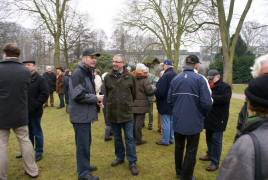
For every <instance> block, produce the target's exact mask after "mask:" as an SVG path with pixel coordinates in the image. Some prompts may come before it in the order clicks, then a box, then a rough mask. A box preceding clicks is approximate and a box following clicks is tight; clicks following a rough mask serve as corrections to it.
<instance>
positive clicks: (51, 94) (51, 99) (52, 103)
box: [45, 92, 54, 106]
mask: <svg viewBox="0 0 268 180" xmlns="http://www.w3.org/2000/svg"><path fill="white" fill-rule="evenodd" d="M49 99H50V106H54V97H53V92H52V93H50V94H49ZM45 105H46V106H48V99H47V101H46V102H45Z"/></svg>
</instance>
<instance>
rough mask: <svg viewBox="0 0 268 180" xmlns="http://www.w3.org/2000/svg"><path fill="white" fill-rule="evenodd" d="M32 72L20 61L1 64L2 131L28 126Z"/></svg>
mask: <svg viewBox="0 0 268 180" xmlns="http://www.w3.org/2000/svg"><path fill="white" fill-rule="evenodd" d="M30 81H31V74H30V71H29V70H28V69H27V68H26V67H24V65H23V64H22V63H19V62H18V60H8V59H5V60H3V61H1V62H0V129H10V128H18V127H21V126H25V125H28V122H29V120H28V89H29V85H30Z"/></svg>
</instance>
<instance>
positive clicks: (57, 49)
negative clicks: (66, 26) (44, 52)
mask: <svg viewBox="0 0 268 180" xmlns="http://www.w3.org/2000/svg"><path fill="white" fill-rule="evenodd" d="M54 40H55V47H54V66H55V67H56V68H57V67H59V65H60V36H56V37H55V38H54Z"/></svg>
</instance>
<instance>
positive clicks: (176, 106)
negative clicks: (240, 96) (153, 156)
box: [168, 55, 212, 180]
mask: <svg viewBox="0 0 268 180" xmlns="http://www.w3.org/2000/svg"><path fill="white" fill-rule="evenodd" d="M199 66H200V62H199V58H198V57H197V56H195V55H190V56H188V57H186V66H185V67H184V70H183V72H182V73H180V74H178V75H177V76H176V77H174V79H173V80H172V81H171V83H170V88H169V91H168V103H169V104H170V105H171V106H172V116H173V119H174V123H173V128H174V132H175V165H176V175H177V177H179V178H180V179H181V180H192V179H195V178H194V177H193V171H194V166H195V163H196V153H197V149H198V143H199V136H200V132H201V131H202V130H203V127H204V120H203V118H204V116H205V114H206V113H207V111H208V110H209V109H210V108H211V106H212V99H211V96H210V92H209V89H208V86H207V83H206V80H205V79H204V78H203V77H202V76H201V75H199V74H197V73H195V72H194V69H196V70H197V71H198V70H199ZM185 140H186V141H187V146H186V153H185V157H184V158H183V152H184V147H185Z"/></svg>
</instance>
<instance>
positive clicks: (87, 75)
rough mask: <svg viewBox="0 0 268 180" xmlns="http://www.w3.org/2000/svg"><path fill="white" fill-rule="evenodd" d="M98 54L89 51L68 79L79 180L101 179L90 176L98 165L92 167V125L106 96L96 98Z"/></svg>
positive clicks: (87, 50) (86, 51)
mask: <svg viewBox="0 0 268 180" xmlns="http://www.w3.org/2000/svg"><path fill="white" fill-rule="evenodd" d="M98 56H100V54H99V53H97V52H95V51H94V50H93V49H86V50H84V51H83V54H82V62H79V63H78V66H77V68H76V69H75V70H74V72H73V73H72V75H71V77H70V79H69V114H70V121H71V123H72V124H73V128H74V132H75V144H76V161H77V174H78V179H79V180H98V179H99V178H98V177H96V176H92V175H91V174H90V172H91V171H96V170H97V167H96V166H90V164H91V163H90V145H91V123H92V122H94V121H97V120H98V113H97V108H96V105H97V104H98V105H99V106H100V107H102V106H103V105H102V100H103V95H96V92H95V85H94V68H95V65H96V57H98Z"/></svg>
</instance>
